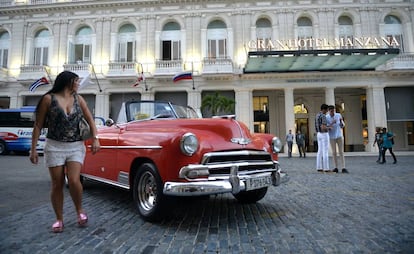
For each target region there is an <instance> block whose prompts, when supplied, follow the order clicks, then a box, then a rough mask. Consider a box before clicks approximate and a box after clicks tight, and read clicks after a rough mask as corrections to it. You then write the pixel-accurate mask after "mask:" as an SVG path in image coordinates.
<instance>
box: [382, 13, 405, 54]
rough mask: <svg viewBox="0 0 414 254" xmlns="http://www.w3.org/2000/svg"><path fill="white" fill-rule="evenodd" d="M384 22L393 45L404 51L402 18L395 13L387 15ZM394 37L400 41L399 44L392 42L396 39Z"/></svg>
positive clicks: (385, 29)
mask: <svg viewBox="0 0 414 254" xmlns="http://www.w3.org/2000/svg"><path fill="white" fill-rule="evenodd" d="M384 23H385V25H384V33H385V36H386V37H388V38H389V40H390V44H392V46H391V47H393V48H399V49H400V50H401V52H404V41H403V32H402V31H403V28H402V25H401V21H400V19H399V18H398V17H396V16H394V15H387V16H386V17H385V18H384ZM393 38H395V40H396V41H397V42H398V45H397V44H396V43H392V42H393V41H394V39H393Z"/></svg>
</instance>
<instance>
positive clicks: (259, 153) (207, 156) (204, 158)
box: [201, 150, 271, 164]
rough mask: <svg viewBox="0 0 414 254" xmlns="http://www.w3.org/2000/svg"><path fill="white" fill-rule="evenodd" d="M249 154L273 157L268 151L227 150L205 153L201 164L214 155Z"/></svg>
mask: <svg viewBox="0 0 414 254" xmlns="http://www.w3.org/2000/svg"><path fill="white" fill-rule="evenodd" d="M249 155H252V156H254V155H264V156H266V155H268V156H269V158H271V155H270V154H269V153H268V152H266V151H252V150H241V151H227V152H210V153H205V154H204V156H203V159H202V160H201V164H205V163H207V162H208V160H209V158H212V157H228V156H249Z"/></svg>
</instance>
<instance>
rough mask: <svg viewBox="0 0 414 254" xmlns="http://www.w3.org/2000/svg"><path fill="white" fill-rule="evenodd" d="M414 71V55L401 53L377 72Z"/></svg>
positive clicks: (381, 66)
mask: <svg viewBox="0 0 414 254" xmlns="http://www.w3.org/2000/svg"><path fill="white" fill-rule="evenodd" d="M405 69H411V70H412V69H414V54H407V53H401V54H399V55H398V56H396V57H394V58H393V59H390V60H388V61H387V62H386V63H385V64H383V65H380V66H378V67H377V70H381V71H390V70H405Z"/></svg>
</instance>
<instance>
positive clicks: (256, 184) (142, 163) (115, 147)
mask: <svg viewBox="0 0 414 254" xmlns="http://www.w3.org/2000/svg"><path fill="white" fill-rule="evenodd" d="M98 137H99V141H100V144H101V150H100V151H99V152H98V153H97V154H95V155H92V153H91V152H90V149H87V150H88V152H87V154H86V158H85V163H84V166H83V169H82V172H81V175H82V177H83V178H87V179H93V180H97V181H100V182H104V183H107V184H111V185H114V186H118V187H121V188H125V189H129V190H131V191H132V196H133V200H134V203H135V206H136V207H137V210H138V212H139V214H140V215H141V216H142V217H143V218H144V219H145V220H148V221H153V220H158V219H161V218H162V217H163V215H164V212H165V211H166V210H168V208H167V206H168V204H169V200H170V199H171V198H170V197H171V196H204V195H210V194H218V193H232V194H233V195H234V197H235V198H236V199H237V200H238V201H240V202H256V201H258V200H260V199H262V198H263V197H264V196H265V194H266V192H267V188H268V187H269V186H271V185H274V186H277V185H279V184H280V183H282V182H285V181H287V179H288V176H287V174H286V173H285V172H283V171H282V170H281V168H280V166H279V163H278V161H277V159H278V152H279V151H280V149H281V146H282V144H281V141H280V140H279V138H277V137H274V136H272V135H269V134H252V133H251V132H250V131H249V129H248V128H247V127H246V125H244V124H243V123H241V122H238V121H236V120H235V119H234V117H219V118H200V117H198V115H197V113H196V112H195V111H194V110H193V109H192V108H190V107H183V106H178V105H174V104H171V103H168V102H156V101H129V102H125V103H124V104H123V105H122V107H121V111H120V113H119V117H118V121H117V122H116V123H114V122H113V121H111V120H110V119H109V120H108V121H107V126H104V127H100V128H98ZM86 145H87V146H88V147H90V145H91V144H90V141H87V142H86Z"/></svg>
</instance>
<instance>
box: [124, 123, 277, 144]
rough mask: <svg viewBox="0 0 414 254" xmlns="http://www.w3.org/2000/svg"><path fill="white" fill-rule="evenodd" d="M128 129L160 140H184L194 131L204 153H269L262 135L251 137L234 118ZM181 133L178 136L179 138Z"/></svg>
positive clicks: (128, 125) (146, 125)
mask: <svg viewBox="0 0 414 254" xmlns="http://www.w3.org/2000/svg"><path fill="white" fill-rule="evenodd" d="M125 128H126V130H129V131H132V130H136V131H138V132H141V133H146V135H147V134H148V135H150V133H153V134H154V135H157V137H158V139H159V140H160V141H161V140H162V139H164V138H165V140H167V139H171V138H173V137H172V136H179V137H181V135H182V134H184V133H187V132H191V133H193V134H195V135H196V136H197V138H198V139H199V142H200V148H201V149H202V150H205V149H207V150H213V147H214V151H225V150H240V149H252V150H267V151H270V150H269V144H268V142H266V141H265V140H264V139H262V138H261V137H259V136H256V135H252V133H251V132H250V131H249V129H248V128H247V126H246V125H245V124H243V123H242V122H239V121H236V120H234V119H216V118H202V119H162V120H145V121H139V122H134V123H129V124H127V125H126V126H125ZM178 134H179V135H178Z"/></svg>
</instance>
